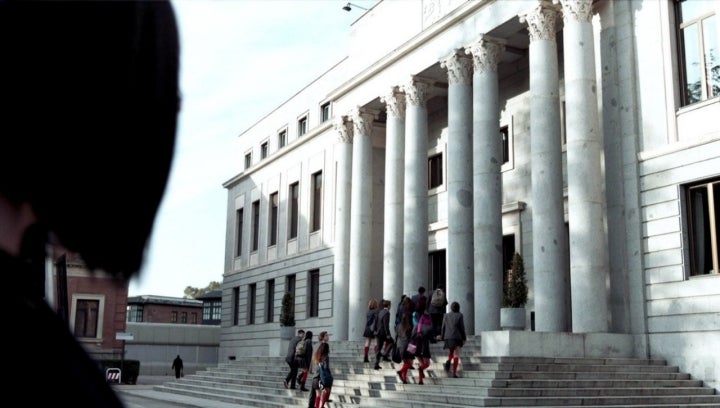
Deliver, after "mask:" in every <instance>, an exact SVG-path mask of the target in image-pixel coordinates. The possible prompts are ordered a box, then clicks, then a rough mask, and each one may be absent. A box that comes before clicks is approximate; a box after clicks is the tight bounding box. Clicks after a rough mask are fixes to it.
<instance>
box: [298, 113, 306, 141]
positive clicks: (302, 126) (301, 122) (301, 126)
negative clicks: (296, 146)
mask: <svg viewBox="0 0 720 408" xmlns="http://www.w3.org/2000/svg"><path fill="white" fill-rule="evenodd" d="M307 125H308V123H307V116H303V117H302V118H300V119H298V136H302V135H304V134H306V133H307Z"/></svg>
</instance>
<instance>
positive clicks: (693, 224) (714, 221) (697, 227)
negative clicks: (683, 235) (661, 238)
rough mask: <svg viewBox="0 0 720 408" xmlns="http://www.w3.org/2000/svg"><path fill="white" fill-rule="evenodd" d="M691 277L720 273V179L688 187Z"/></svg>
mask: <svg viewBox="0 0 720 408" xmlns="http://www.w3.org/2000/svg"><path fill="white" fill-rule="evenodd" d="M686 206H687V212H686V213H687V228H688V237H689V241H690V274H691V275H708V274H713V273H720V267H719V266H718V260H719V259H720V254H718V252H720V249H719V248H720V241H719V239H720V237H718V234H720V178H718V179H714V180H710V181H706V182H702V183H699V184H694V185H691V186H688V187H687V197H686Z"/></svg>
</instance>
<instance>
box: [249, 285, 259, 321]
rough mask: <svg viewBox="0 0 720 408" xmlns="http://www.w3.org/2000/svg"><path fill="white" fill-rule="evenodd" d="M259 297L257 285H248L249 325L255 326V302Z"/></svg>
mask: <svg viewBox="0 0 720 408" xmlns="http://www.w3.org/2000/svg"><path fill="white" fill-rule="evenodd" d="M256 295H257V284H256V283H251V284H249V285H248V302H247V307H248V309H247V324H249V325H250V324H255V302H256V297H257V296H256Z"/></svg>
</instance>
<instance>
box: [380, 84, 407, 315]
mask: <svg viewBox="0 0 720 408" xmlns="http://www.w3.org/2000/svg"><path fill="white" fill-rule="evenodd" d="M381 100H382V101H383V102H384V103H385V104H386V105H387V125H386V128H385V135H386V136H385V222H384V223H385V230H384V236H383V297H384V298H385V299H390V300H392V301H393V303H394V302H396V300H395V299H399V294H402V293H403V212H404V211H405V208H404V207H403V203H404V195H403V194H404V191H403V185H404V184H405V183H404V180H405V94H403V93H402V92H401V91H400V89H399V88H398V87H397V86H394V87H392V89H391V90H390V92H388V94H387V95H385V96H383V97H381Z"/></svg>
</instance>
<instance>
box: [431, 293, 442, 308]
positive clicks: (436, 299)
mask: <svg viewBox="0 0 720 408" xmlns="http://www.w3.org/2000/svg"><path fill="white" fill-rule="evenodd" d="M430 304H431V305H432V306H434V307H445V292H443V290H442V289H435V293H433V296H432V301H431V302H430Z"/></svg>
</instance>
